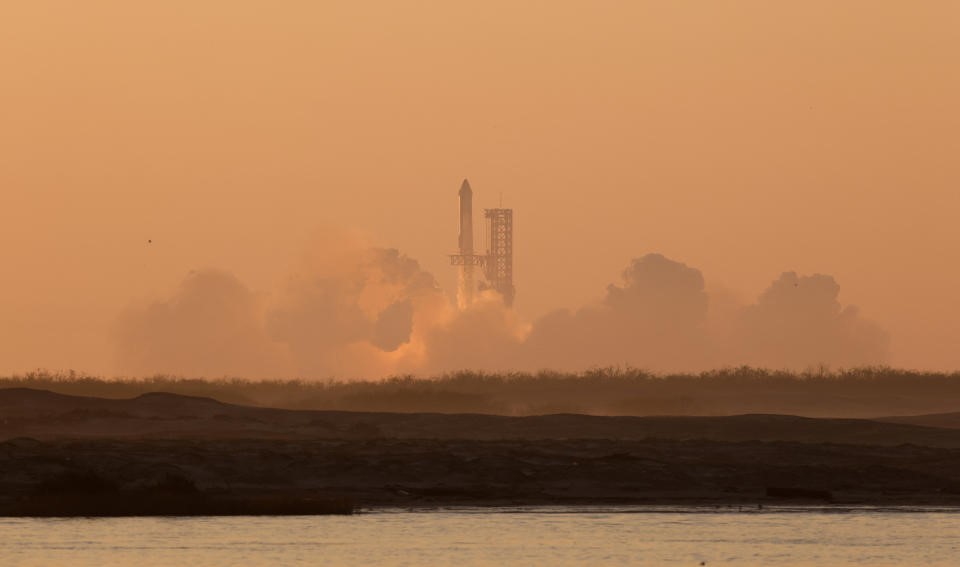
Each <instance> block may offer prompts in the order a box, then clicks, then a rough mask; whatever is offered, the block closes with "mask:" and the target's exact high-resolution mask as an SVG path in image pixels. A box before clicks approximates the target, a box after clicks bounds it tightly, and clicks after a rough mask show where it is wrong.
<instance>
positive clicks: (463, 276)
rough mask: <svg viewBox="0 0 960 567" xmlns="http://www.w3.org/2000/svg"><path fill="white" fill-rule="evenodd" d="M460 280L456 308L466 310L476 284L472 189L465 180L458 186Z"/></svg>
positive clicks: (470, 302) (471, 301) (471, 300)
mask: <svg viewBox="0 0 960 567" xmlns="http://www.w3.org/2000/svg"><path fill="white" fill-rule="evenodd" d="M458 244H459V247H460V256H461V257H462V258H463V262H462V264H461V265H460V278H459V280H460V281H459V282H458V283H459V285H458V289H457V306H458V307H459V308H460V309H466V308H467V307H469V306H470V305H471V304H472V303H473V292H474V289H475V287H476V284H475V283H474V280H473V260H474V255H473V189H471V188H470V182H469V181H467V180H466V179H464V180H463V184H462V185H461V186H460V235H459V243H458Z"/></svg>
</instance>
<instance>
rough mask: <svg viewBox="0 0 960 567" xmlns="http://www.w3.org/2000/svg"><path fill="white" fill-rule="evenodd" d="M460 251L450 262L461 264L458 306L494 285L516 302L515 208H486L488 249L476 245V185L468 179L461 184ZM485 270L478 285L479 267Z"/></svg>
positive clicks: (464, 305) (505, 301)
mask: <svg viewBox="0 0 960 567" xmlns="http://www.w3.org/2000/svg"><path fill="white" fill-rule="evenodd" d="M459 196H460V234H459V238H458V246H459V252H458V253H457V254H451V255H450V263H451V264H452V265H454V266H458V267H459V268H460V270H459V278H458V279H459V281H458V287H457V306H458V307H459V308H460V309H466V308H468V307H469V306H470V305H471V304H472V303H473V300H474V295H475V292H476V291H477V290H478V289H493V290H494V291H496V292H497V293H499V294H500V296H501V297H502V298H503V304H504V305H505V306H506V307H512V306H513V299H514V296H515V295H516V288H515V287H514V285H513V209H504V208H496V209H484V212H483V215H484V217H485V218H486V220H487V225H488V231H487V235H488V242H487V253H486V254H476V253H475V252H474V249H473V189H472V188H471V187H470V182H469V181H467V180H466V179H464V180H463V184H462V185H461V186H460V192H459ZM476 267H479V268H481V269H482V270H483V276H484V279H485V282H484V283H483V285H482V287H478V284H477V282H476V280H475V268H476Z"/></svg>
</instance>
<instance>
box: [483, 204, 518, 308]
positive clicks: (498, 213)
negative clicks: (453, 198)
mask: <svg viewBox="0 0 960 567" xmlns="http://www.w3.org/2000/svg"><path fill="white" fill-rule="evenodd" d="M483 214H484V216H486V217H487V220H488V221H489V223H490V231H489V233H488V234H489V235H490V247H489V248H487V258H486V262H485V266H484V268H485V272H486V276H487V281H488V282H490V287H492V288H493V289H495V290H497V291H498V292H500V295H501V296H503V304H504V305H506V306H507V307H512V306H513V294H514V289H513V209H486V210H485V211H484V213H483Z"/></svg>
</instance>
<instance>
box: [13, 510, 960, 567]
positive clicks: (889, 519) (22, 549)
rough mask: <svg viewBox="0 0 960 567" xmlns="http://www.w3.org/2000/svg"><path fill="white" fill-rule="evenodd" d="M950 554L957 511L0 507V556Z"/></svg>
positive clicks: (957, 534) (20, 562) (619, 559)
mask: <svg viewBox="0 0 960 567" xmlns="http://www.w3.org/2000/svg"><path fill="white" fill-rule="evenodd" d="M701 562H704V563H705V564H706V565H739V566H743V565H818V566H819V565H836V566H843V565H870V566H873V567H876V566H878V565H957V564H958V562H960V510H956V509H937V508H883V509H881V508H843V509H838V508H786V507H783V508H769V507H768V508H765V509H762V510H760V509H755V508H748V509H740V508H719V509H716V508H682V507H681V508H677V507H672V508H671V507H661V508H594V509H585V508H516V509H495V510H490V509H469V508H465V509H445V510H430V511H404V510H379V511H368V512H365V513H362V514H358V515H355V516H317V517H233V518H213V517H205V518H124V519H87V518H77V519H14V518H0V565H3V566H28V565H29V566H34V565H36V566H41V565H42V566H45V567H46V566H51V565H53V566H56V565H69V566H98V567H100V566H108V565H131V566H132V565H136V566H142V567H150V566H161V565H162V566H170V565H189V566H190V567H204V566H208V565H243V566H246V567H251V566H259V565H264V566H267V565H269V566H278V565H386V566H401V565H429V566H437V565H456V566H458V567H465V566H470V565H551V566H563V565H700V564H701Z"/></svg>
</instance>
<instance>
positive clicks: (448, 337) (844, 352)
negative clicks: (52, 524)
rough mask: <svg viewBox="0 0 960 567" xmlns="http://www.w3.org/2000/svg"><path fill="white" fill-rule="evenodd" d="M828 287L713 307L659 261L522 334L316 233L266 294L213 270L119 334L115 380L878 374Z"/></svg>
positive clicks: (404, 267)
mask: <svg viewBox="0 0 960 567" xmlns="http://www.w3.org/2000/svg"><path fill="white" fill-rule="evenodd" d="M838 294H839V286H838V285H837V283H836V282H835V281H834V280H833V278H831V277H829V276H823V275H819V274H818V275H813V276H798V275H797V274H794V273H785V274H783V275H781V276H780V278H779V279H777V280H776V281H774V282H773V284H772V285H771V286H770V288H768V289H767V290H766V291H765V292H764V293H763V294H762V295H761V296H760V297H759V298H758V299H757V301H756V302H755V303H753V304H751V305H747V306H740V305H738V304H736V302H735V301H733V300H732V299H731V297H730V296H729V294H726V295H725V294H723V293H718V294H715V297H711V296H710V294H708V293H707V291H706V290H705V282H704V278H703V275H702V274H701V273H700V271H699V270H697V269H695V268H692V267H689V266H687V265H685V264H682V263H680V262H676V261H673V260H670V259H668V258H665V257H664V256H662V255H659V254H648V255H646V256H643V257H641V258H637V259H635V260H633V261H632V262H630V264H629V265H628V266H627V268H626V269H625V270H624V272H623V274H622V281H621V283H619V284H617V285H610V286H608V287H607V290H606V295H605V296H604V297H603V299H602V300H601V301H599V302H597V303H596V304H592V305H587V306H584V307H581V308H580V309H577V310H575V311H569V310H558V311H554V312H552V313H549V314H548V315H546V316H544V317H542V318H540V319H538V320H537V321H535V322H534V323H533V324H532V325H530V324H525V323H524V322H523V321H521V320H520V319H519V317H518V316H517V314H516V313H515V312H514V311H513V310H511V309H508V308H506V307H505V306H504V305H503V302H502V301H501V299H500V297H499V296H498V295H497V294H496V292H494V291H492V290H487V291H484V292H481V293H480V294H479V295H478V300H477V301H476V302H475V304H474V305H472V306H471V307H470V308H469V309H466V310H463V311H459V310H457V309H456V308H455V307H454V306H453V305H452V303H451V301H450V300H449V299H448V298H447V297H446V296H445V295H444V294H443V293H442V291H441V290H440V289H439V287H438V285H437V283H436V281H435V279H434V278H433V276H432V275H431V274H429V273H427V272H425V271H424V270H423V269H421V268H420V266H419V264H418V263H417V262H416V261H415V260H413V259H411V258H409V257H407V256H405V255H403V254H401V253H400V252H399V251H397V250H395V249H385V248H378V247H373V246H369V245H367V244H366V243H364V242H363V241H362V240H360V239H358V238H355V237H348V236H344V235H342V234H337V233H332V232H331V233H326V234H324V235H322V236H321V238H319V239H318V240H317V241H316V242H315V243H314V245H313V246H311V247H310V248H309V252H308V253H307V254H305V255H304V257H303V259H302V261H301V262H300V264H299V265H298V266H297V267H296V269H294V270H293V271H292V272H291V274H290V275H289V277H288V278H287V279H286V280H285V282H284V284H283V285H282V286H280V288H279V289H278V290H276V291H275V292H274V293H272V294H270V295H269V296H267V295H262V294H256V293H253V292H251V291H250V290H248V289H247V288H246V287H245V286H244V285H243V284H242V283H241V282H240V281H238V280H237V278H236V277H234V276H232V275H230V274H227V273H223V272H219V271H214V270H206V271H201V272H196V273H193V274H191V275H189V276H188V277H187V278H186V279H185V280H184V282H183V284H182V285H181V287H180V288H179V289H178V290H177V291H176V292H175V293H174V294H173V295H172V296H171V297H170V298H168V299H165V300H162V301H157V302H155V303H153V304H151V305H147V306H143V307H140V308H131V309H129V310H128V311H127V313H126V314H125V315H124V317H123V319H122V321H121V324H120V333H119V341H118V347H119V354H120V357H119V359H120V363H121V365H122V369H123V371H124V372H127V373H130V374H138V375H144V374H155V373H172V374H180V375H200V376H223V375H235V376H245V377H265V376H273V377H285V376H297V377H304V378H327V377H340V378H376V377H382V376H387V375H391V374H397V373H419V374H431V373H438V372H444V371H453V370H460V369H472V370H490V371H498V370H539V369H543V368H552V369H557V370H573V371H579V370H583V369H586V368H589V367H593V366H609V365H631V366H637V367H642V368H648V369H651V370H657V371H696V370H704V369H708V368H712V367H716V366H718V365H739V364H751V365H759V366H767V367H774V368H804V367H809V366H811V365H817V364H828V365H833V366H851V365H861V364H878V363H882V362H883V361H884V360H885V359H886V356H887V344H888V339H887V336H886V334H885V333H884V332H883V330H882V329H880V328H879V327H877V326H876V325H875V324H873V323H871V322H869V321H867V320H864V319H863V318H861V317H860V315H859V313H858V311H857V310H856V308H855V307H852V306H851V307H843V306H841V305H840V303H839V301H838Z"/></svg>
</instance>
